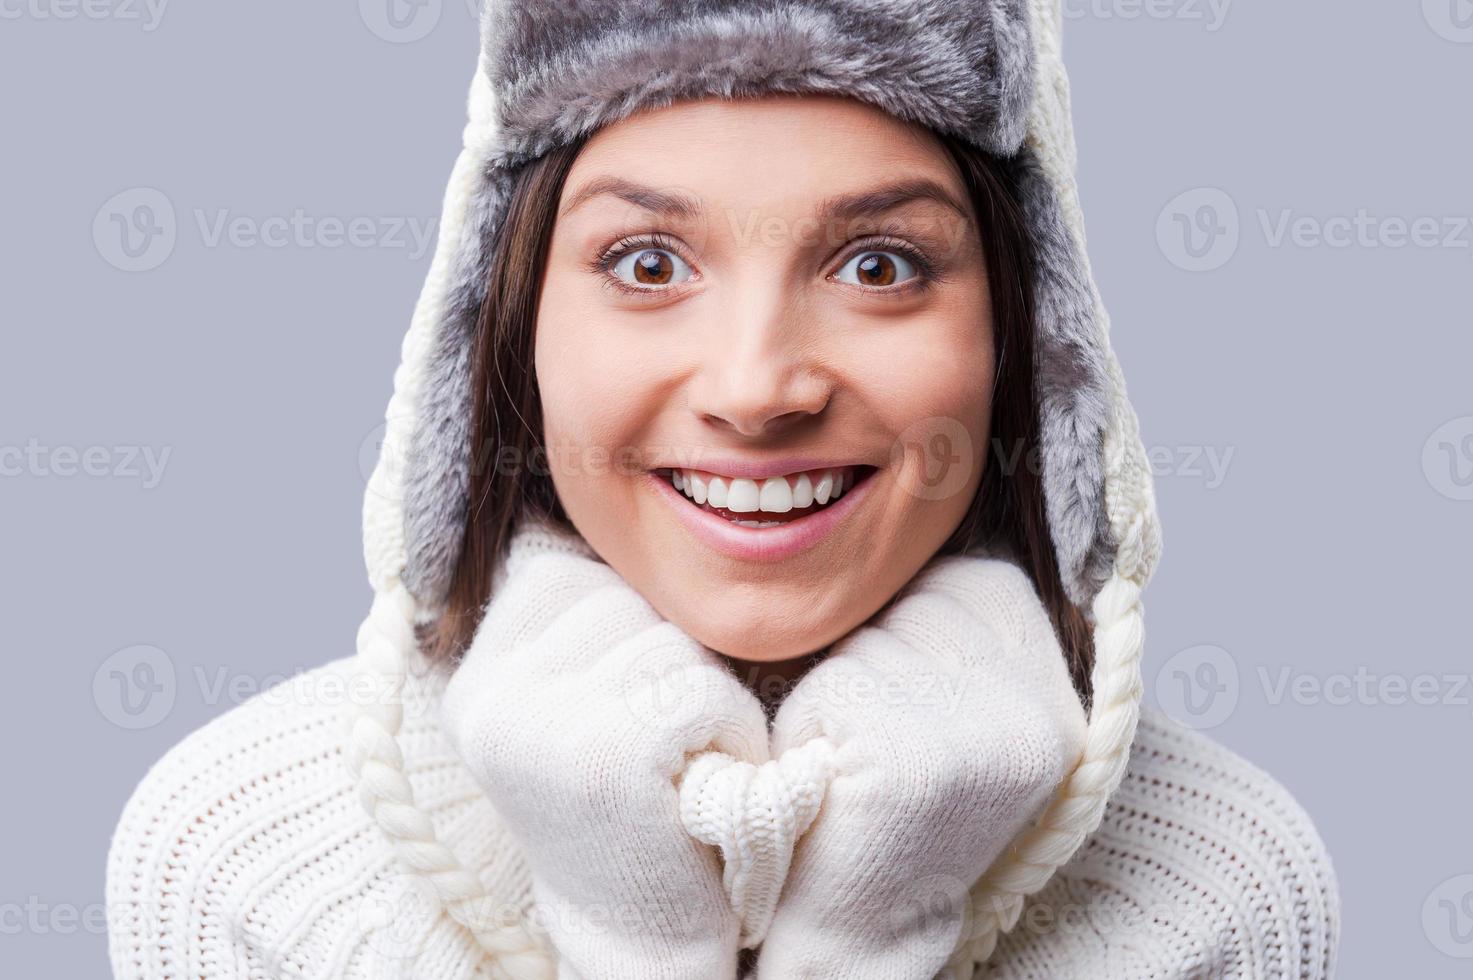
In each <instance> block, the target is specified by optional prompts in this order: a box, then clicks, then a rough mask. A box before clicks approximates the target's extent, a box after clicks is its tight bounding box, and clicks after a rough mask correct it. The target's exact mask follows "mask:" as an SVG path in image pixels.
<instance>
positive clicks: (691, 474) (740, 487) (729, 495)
mask: <svg viewBox="0 0 1473 980" xmlns="http://www.w3.org/2000/svg"><path fill="white" fill-rule="evenodd" d="M817 475H818V479H817V482H815V481H814V478H813V476H811V475H810V474H808V473H799V474H798V475H797V476H796V477H786V476H770V477H767V478H766V479H764V480H762V481H760V482H759V481H757V480H749V479H745V478H741V477H736V478H733V477H723V476H712V475H710V474H705V473H701V472H699V471H696V470H677V469H672V470H671V471H670V482H671V484H672V485H673V486H674V487H675V489H677V490H679V491H680V492H681V493H683V494H685V495H686V496H687V497H689V498H690V499H691V500H694V501H695V502H696V503H697V504H710V505H711V506H712V507H723V508H725V509H727V510H730V511H734V512H735V513H738V514H750V513H753V512H756V511H762V512H763V513H768V514H786V513H787V512H788V511H790V510H794V509H801V508H804V507H811V506H813V505H814V504H818V505H819V506H823V505H824V504H828V503H831V502H832V501H835V500H838V499H839V498H840V497H841V496H843V494H844V492H845V490H847V489H850V488H852V487H853V485H854V478H853V476H849V477H848V479H847V480H846V478H845V476H846V475H845V472H844V471H843V470H842V469H833V470H820V471H818V473H817Z"/></svg>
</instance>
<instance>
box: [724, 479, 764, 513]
mask: <svg viewBox="0 0 1473 980" xmlns="http://www.w3.org/2000/svg"><path fill="white" fill-rule="evenodd" d="M759 500H760V495H759V491H758V490H757V481H755V480H748V479H745V478H738V479H735V480H732V481H731V486H730V487H728V488H727V491H726V509H727V510H729V511H732V512H734V513H737V514H750V513H753V512H754V511H757V510H759V509H760V508H759V507H758V506H757V505H758V502H759Z"/></svg>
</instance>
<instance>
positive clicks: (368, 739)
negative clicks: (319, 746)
mask: <svg viewBox="0 0 1473 980" xmlns="http://www.w3.org/2000/svg"><path fill="white" fill-rule="evenodd" d="M468 103H469V105H468V108H469V112H468V122H467V123H466V127H465V130H464V133H463V137H462V143H463V149H462V150H461V152H460V154H459V156H458V157H457V158H456V161H455V166H454V168H453V169H452V171H451V174H450V180H449V182H448V184H447V187H446V190H445V199H444V204H443V209H442V219H441V223H440V232H439V237H438V239H437V241H436V245H435V254H434V257H433V259H432V260H431V262H430V270H429V273H428V274H427V275H426V277H425V283H424V286H423V288H422V289H421V291H420V296H419V300H418V302H416V304H415V308H414V316H413V318H412V320H411V321H410V327H409V330H408V331H407V332H406V334H405V337H404V341H403V344H402V346H401V350H400V363H399V367H398V368H397V369H396V370H395V372H394V390H393V394H392V395H391V396H390V398H389V404H388V408H387V409H386V411H385V413H384V417H385V425H384V438H383V446H382V448H381V450H380V452H379V458H378V462H377V464H376V465H375V466H374V471H373V475H372V476H371V477H370V478H369V482H368V489H367V491H366V492H365V494H364V498H363V542H364V545H363V546H364V561H365V564H366V565H367V569H368V578H369V583H370V584H371V585H372V586H373V589H374V599H373V604H372V606H371V607H370V609H369V612H368V616H367V618H365V619H364V621H363V624H362V625H361V626H360V627H359V629H358V652H357V672H358V674H359V675H360V676H361V677H365V678H368V679H370V680H371V682H372V683H373V684H375V685H376V688H375V689H376V691H377V693H378V696H377V697H374V698H358V699H355V705H356V710H355V712H354V713H353V715H352V717H351V721H350V730H349V733H348V741H347V751H346V753H345V755H346V759H347V764H348V768H349V770H350V772H351V774H352V776H353V779H354V782H355V784H356V785H357V786H358V793H359V797H360V799H361V800H362V803H363V806H364V808H365V809H366V810H367V812H368V813H369V815H370V816H371V817H372V818H373V821H374V823H375V824H376V825H377V826H378V827H379V829H380V830H381V831H382V832H383V833H384V835H385V837H387V838H388V839H389V841H391V842H392V844H393V846H394V850H395V853H396V854H397V855H398V857H399V860H400V861H402V862H403V864H404V865H405V866H406V867H408V868H410V869H411V870H413V871H415V872H417V873H419V874H420V875H422V876H423V877H424V878H425V879H426V880H428V881H429V882H430V883H431V884H432V885H433V887H434V889H435V894H436V896H437V897H438V899H439V901H440V904H441V909H442V911H443V912H444V914H445V915H447V916H449V918H450V919H452V920H453V921H455V922H456V923H458V924H459V925H460V926H462V927H463V928H465V929H466V930H467V931H468V932H469V933H470V934H471V935H472V936H474V938H475V940H476V942H477V943H479V945H480V946H481V948H483V949H484V950H485V951H486V953H487V954H488V959H489V961H490V966H491V976H493V977H494V978H496V980H553V978H554V977H556V975H557V966H556V960H555V958H554V956H553V954H552V952H551V950H550V949H549V948H548V946H547V944H546V943H545V941H544V940H543V938H542V937H541V936H540V935H539V934H534V933H533V932H532V930H531V929H530V928H529V926H528V924H526V923H524V922H521V921H515V922H510V923H498V922H497V921H495V916H494V914H493V912H494V910H493V902H492V900H491V898H490V896H488V894H487V892H486V889H485V887H484V886H483V885H482V883H481V880H480V878H479V877H477V875H476V873H475V872H474V871H473V870H471V869H470V868H467V867H466V866H465V865H464V864H463V863H462V862H461V861H460V859H459V858H458V857H456V855H455V854H454V852H453V851H451V849H450V848H449V847H448V846H446V845H445V844H444V843H443V842H442V841H441V840H440V838H439V835H438V834H437V833H436V830H435V827H434V824H433V822H432V821H431V819H430V817H429V814H427V813H426V812H425V811H424V809H423V808H422V807H421V806H420V805H419V804H418V802H416V800H415V797H414V791H413V788H412V787H411V786H410V783H409V779H408V777H407V776H406V774H405V771H404V756H403V753H402V751H401V750H400V746H399V743H398V735H399V730H400V727H401V725H402V723H403V718H404V702H403V691H404V684H405V679H406V676H407V672H408V670H409V667H410V664H411V663H412V662H413V658H414V656H415V655H416V653H417V649H418V648H417V645H416V642H415V637H414V623H415V621H416V620H417V619H418V618H419V616H420V615H421V611H420V609H419V607H418V603H416V601H415V599H414V597H413V596H412V595H410V593H409V590H408V589H407V588H406V587H405V586H404V583H403V582H402V581H401V579H400V576H401V574H402V573H403V571H404V568H405V565H406V560H407V552H406V548H405V541H404V513H403V506H402V503H401V501H402V497H403V492H404V488H403V478H404V471H403V467H404V463H405V461H406V460H407V458H408V457H407V455H406V454H407V453H408V452H409V451H410V447H411V444H412V437H413V429H414V421H415V417H416V407H417V402H418V392H419V386H420V382H421V374H422V372H423V369H424V364H425V362H426V356H425V351H426V350H427V349H429V345H431V343H432V342H433V338H434V334H435V331H436V329H437V326H438V324H439V323H440V321H441V319H442V316H443V314H444V304H445V294H446V284H447V282H448V281H449V278H450V276H451V274H452V271H453V268H452V267H453V265H454V260H455V253H456V251H457V248H458V246H459V244H460V239H461V235H462V231H463V229H464V226H465V219H466V215H467V213H468V211H469V204H470V200H471V197H472V195H473V194H474V192H475V190H476V188H477V186H478V182H479V181H480V180H482V179H483V176H482V175H483V172H484V170H485V166H486V162H487V160H488V159H489V157H490V154H491V151H492V147H493V146H494V143H495V118H494V117H495V103H494V98H493V92H492V90H491V85H490V82H489V81H488V80H487V77H486V74H485V70H484V65H478V66H477V69H476V75H475V77H474V79H473V80H472V82H471V89H470V95H469V97H468Z"/></svg>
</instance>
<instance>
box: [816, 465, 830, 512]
mask: <svg viewBox="0 0 1473 980" xmlns="http://www.w3.org/2000/svg"><path fill="white" fill-rule="evenodd" d="M833 492H834V471H833V470H824V471H823V476H821V477H819V478H818V485H817V486H815V487H814V488H813V499H814V501H815V502H817V503H820V504H826V503H828V502H829V497H830V496H832V495H833Z"/></svg>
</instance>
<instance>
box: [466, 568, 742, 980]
mask: <svg viewBox="0 0 1473 980" xmlns="http://www.w3.org/2000/svg"><path fill="white" fill-rule="evenodd" d="M507 568H508V571H509V575H508V577H507V579H506V582H505V584H504V586H503V588H502V589H501V590H500V594H498V595H496V596H494V597H493V599H492V602H491V604H490V606H489V607H488V609H487V613H486V616H485V618H484V620H483V622H482V624H481V626H480V628H479V629H478V631H477V634H476V637H475V639H474V640H473V641H472V643H471V645H470V647H469V649H468V651H467V653H466V655H465V658H464V660H463V661H462V663H461V664H460V666H459V667H458V669H457V670H456V673H455V674H454V676H453V677H452V678H451V680H450V682H449V685H448V687H447V689H446V692H445V696H444V699H443V702H442V710H443V712H444V723H445V730H446V732H447V734H448V736H449V738H450V740H451V741H452V743H453V744H454V745H455V747H456V749H457V751H458V752H459V753H460V755H461V756H462V758H463V759H464V761H465V763H466V764H467V766H468V767H469V768H470V770H471V772H472V773H473V774H474V775H475V777H476V779H477V781H478V782H479V783H480V784H481V786H482V787H483V788H484V789H485V791H486V793H487V795H488V797H489V798H490V800H491V803H492V805H493V807H494V808H495V809H496V811H497V813H498V814H499V815H500V816H501V817H502V819H503V820H505V822H506V824H507V826H508V827H509V829H511V830H512V832H513V833H514V834H515V835H516V836H517V838H518V839H519V841H520V843H521V844H522V846H523V849H524V852H525V856H526V860H527V864H528V869H529V871H530V873H531V877H532V883H533V897H534V900H535V902H536V905H537V910H538V914H539V917H540V918H541V919H542V922H543V925H544V926H545V928H546V930H547V932H548V935H549V937H550V939H551V941H552V943H553V945H554V946H555V947H556V948H557V951H558V954H559V961H560V967H559V971H560V972H559V977H560V978H562V980H570V978H578V980H630V978H634V977H638V978H640V980H712V978H717V980H719V978H723V977H733V976H734V975H735V972H736V962H737V943H738V929H739V924H738V922H737V920H736V916H735V913H734V912H733V911H732V909H731V905H730V902H729V901H728V899H727V896H726V894H725V892H724V890H723V888H722V880H721V875H722V869H721V862H720V859H719V857H718V855H717V853H716V852H715V850H714V849H713V848H711V847H709V846H707V845H704V844H701V843H699V842H698V841H696V840H695V839H694V838H692V837H691V836H690V834H688V833H687V832H686V830H685V828H684V826H683V825H682V823H681V819H680V803H679V791H678V789H677V786H676V780H677V777H678V776H679V775H680V774H681V773H682V772H683V770H684V768H685V765H686V762H687V756H688V755H691V754H695V753H699V752H701V751H702V750H705V749H708V748H709V749H714V750H718V751H721V752H725V753H727V754H728V755H730V756H732V757H733V758H735V759H738V760H743V761H748V762H752V763H754V764H761V763H762V762H764V761H766V759H767V758H768V750H767V725H766V720H765V717H764V715H763V712H762V709H761V706H760V705H759V703H758V702H757V700H756V698H755V697H754V696H753V695H752V694H751V693H750V692H748V691H747V689H746V688H744V687H743V686H742V685H741V683H740V681H739V680H738V679H737V678H736V677H735V676H734V675H733V674H732V673H731V672H730V670H729V669H728V668H727V667H726V666H725V665H724V664H723V663H722V662H721V661H720V659H719V658H718V657H717V656H716V655H715V654H714V653H712V652H710V651H708V650H706V649H705V648H704V647H702V646H701V645H700V644H699V643H697V642H695V641H694V640H692V639H691V638H690V637H688V636H687V635H686V634H685V633H683V632H682V631H681V630H680V629H679V628H678V627H676V626H675V625H674V624H671V623H668V622H666V621H664V620H663V619H662V618H661V617H660V616H659V615H658V614H657V613H656V611H655V610H654V609H653V607H651V606H650V605H649V603H648V602H647V601H646V600H645V599H644V598H643V597H641V596H640V595H639V594H638V593H637V592H635V591H634V589H633V588H632V587H630V586H629V585H628V584H627V583H625V582H624V580H623V579H622V578H621V577H620V576H619V575H618V573H616V572H615V571H614V570H613V569H612V568H610V567H609V566H608V565H606V564H604V563H602V562H600V561H598V560H596V559H595V558H590V557H584V556H582V555H577V554H568V553H547V552H544V553H538V554H534V555H532V556H531V557H525V558H524V559H523V560H521V561H520V563H519V564H515V563H512V562H509V563H508V565H507Z"/></svg>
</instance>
